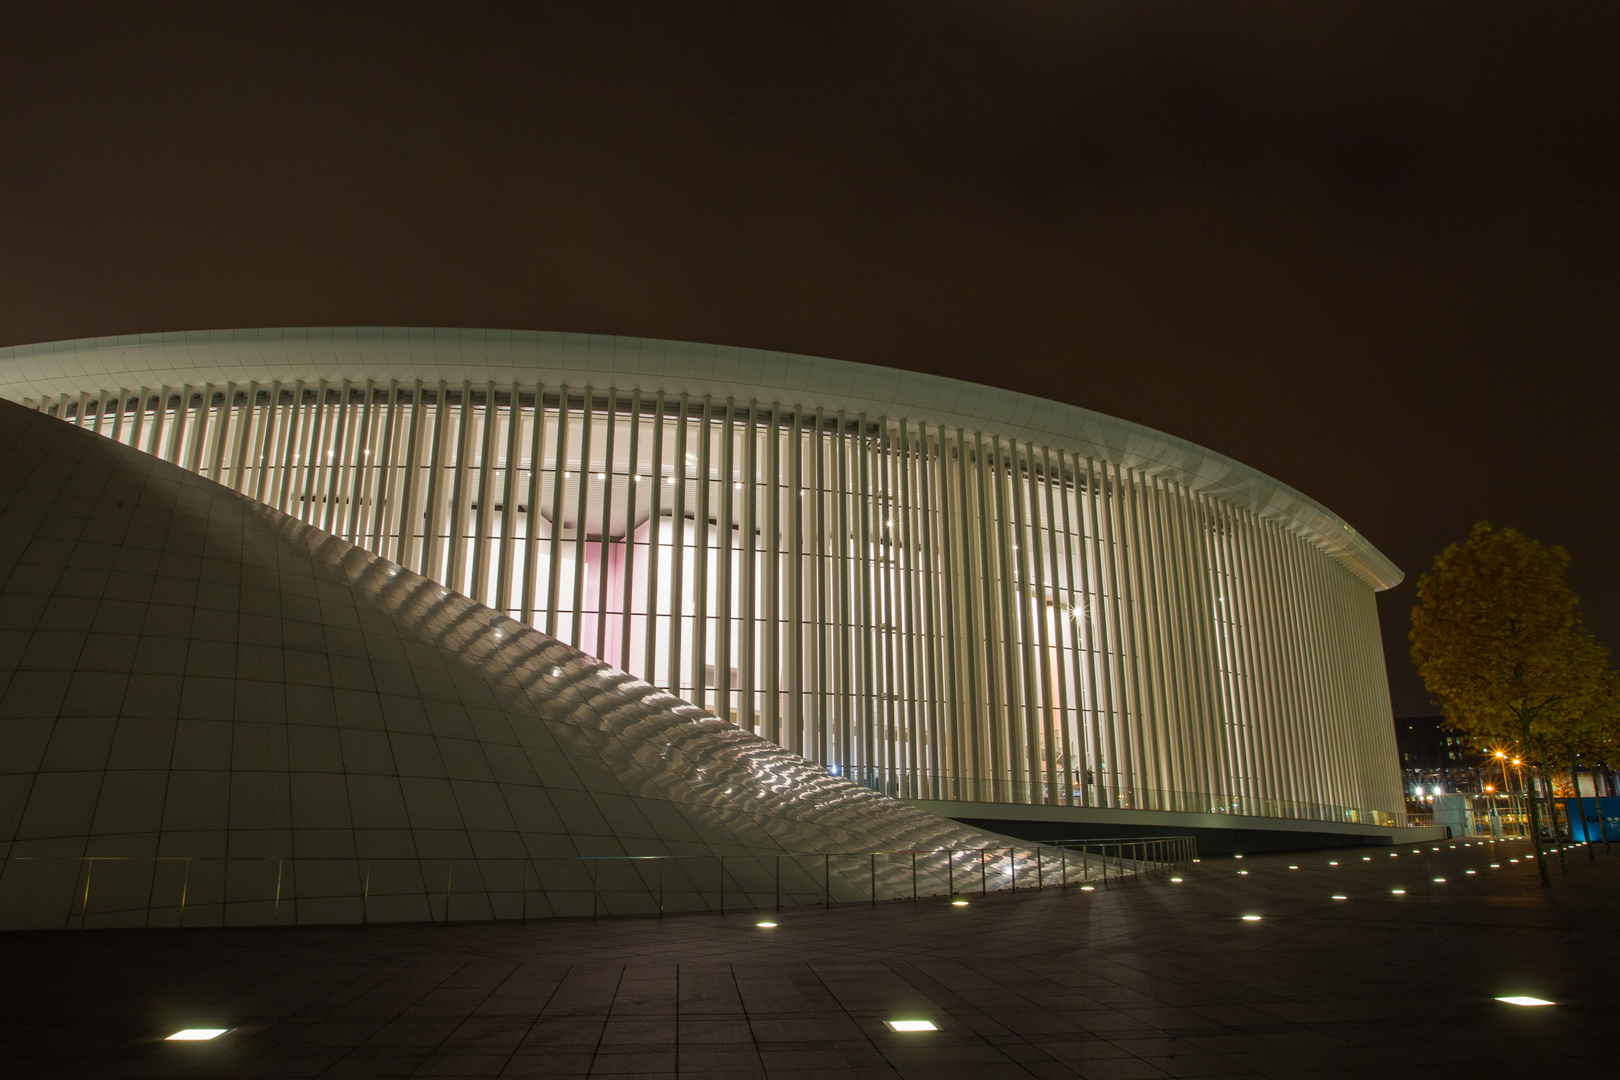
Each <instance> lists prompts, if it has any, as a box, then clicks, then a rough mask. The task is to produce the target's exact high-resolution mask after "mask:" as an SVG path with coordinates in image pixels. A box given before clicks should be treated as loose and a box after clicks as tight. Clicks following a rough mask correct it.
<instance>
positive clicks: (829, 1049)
mask: <svg viewBox="0 0 1620 1080" xmlns="http://www.w3.org/2000/svg"><path fill="white" fill-rule="evenodd" d="M1523 848H1524V845H1507V844H1503V845H1498V851H1497V852H1496V853H1495V856H1494V857H1491V853H1490V852H1489V851H1488V850H1485V849H1481V848H1472V847H1465V846H1463V845H1461V844H1459V845H1457V846H1455V847H1453V846H1451V845H1450V844H1449V843H1448V844H1447V845H1445V846H1443V847H1442V849H1441V850H1440V851H1433V850H1427V849H1426V850H1424V851H1421V852H1419V853H1418V854H1416V855H1413V854H1412V853H1411V851H1410V850H1409V849H1402V850H1398V851H1397V852H1396V853H1395V854H1396V855H1397V858H1396V859H1389V858H1388V854H1389V853H1388V852H1383V853H1379V854H1378V855H1377V856H1375V857H1374V858H1373V859H1370V860H1369V861H1367V862H1363V861H1361V859H1360V857H1359V855H1360V852H1357V851H1352V852H1346V851H1339V852H1295V853H1285V854H1278V855H1259V856H1250V857H1248V858H1246V859H1244V860H1243V862H1242V863H1241V864H1238V863H1236V862H1235V860H1232V859H1229V858H1219V859H1210V860H1208V861H1206V862H1201V863H1199V864H1197V865H1195V866H1193V867H1191V868H1189V869H1188V870H1187V871H1186V872H1184V873H1182V874H1181V875H1179V876H1181V877H1183V878H1184V879H1185V880H1184V881H1182V882H1181V883H1171V882H1170V881H1169V880H1168V879H1167V876H1166V877H1160V878H1158V879H1152V880H1144V881H1140V882H1130V883H1126V884H1124V885H1121V886H1115V887H1113V888H1110V889H1108V890H1097V891H1095V892H1091V893H1082V892H1079V891H1078V890H1071V891H1068V892H1064V891H1062V890H1047V891H1045V892H1040V893H1036V892H1028V893H1023V894H1020V895H1017V896H990V897H984V898H974V899H973V900H972V903H971V904H970V906H969V907H967V908H951V907H949V906H946V905H944V904H942V903H939V902H932V903H920V904H911V903H897V904H886V905H879V906H877V907H876V908H871V907H867V906H864V905H852V906H850V907H846V908H834V909H833V910H831V911H826V910H822V909H819V908H808V909H790V910H788V911H784V912H782V913H781V915H780V916H779V917H778V918H777V919H776V921H777V922H778V923H779V924H780V925H779V926H778V927H777V928H776V929H772V930H764V929H760V928H758V927H756V926H754V922H755V919H754V918H752V917H749V916H748V914H747V913H737V914H733V915H728V916H718V915H696V916H683V917H680V918H670V919H666V920H663V921H662V922H660V921H658V920H655V919H623V920H617V921H615V920H602V921H599V922H566V923H530V924H527V925H523V924H502V923H482V924H472V923H469V924H458V925H452V926H449V927H446V926H443V925H438V926H381V927H379V926H372V927H364V928H360V927H313V928H302V929H288V928H283V929H274V930H270V929H242V930H186V931H175V930H159V931H149V932H144V933H141V932H126V931H84V932H72V933H57V934H52V933H22V934H11V935H7V939H6V942H5V945H6V957H7V972H8V974H9V975H10V976H11V977H10V978H9V979H7V980H4V981H3V982H0V1016H3V1017H4V1023H3V1024H0V1075H3V1076H5V1077H8V1078H10V1077H35V1076H39V1077H46V1076H49V1077H57V1078H66V1077H80V1076H83V1077H100V1078H118V1077H169V1076H195V1077H304V1076H311V1077H315V1076H320V1077H353V1076H377V1077H404V1076H511V1077H542V1076H545V1077H593V1076H595V1077H605V1076H612V1077H617V1078H629V1077H647V1076H656V1077H671V1078H677V1077H707V1078H715V1080H727V1078H735V1080H745V1078H746V1080H832V1078H835V1077H836V1078H839V1080H843V1078H846V1077H854V1078H857V1080H860V1078H877V1077H883V1078H885V1080H909V1078H912V1077H916V1078H918V1080H924V1078H926V1080H950V1078H953V1077H972V1078H974V1080H985V1078H991V1080H993V1078H997V1077H1003V1076H1006V1077H1013V1076H1018V1077H1053V1078H1058V1077H1063V1078H1069V1077H1082V1078H1095V1080H1107V1078H1112V1080H1134V1078H1145V1077H1199V1078H1216V1077H1223V1076H1245V1077H1265V1078H1271V1077H1276V1078H1285V1077H1287V1078H1295V1077H1321V1078H1328V1077H1361V1076H1391V1075H1411V1074H1413V1073H1414V1072H1419V1071H1425V1070H1440V1069H1451V1070H1457V1069H1472V1070H1473V1071H1476V1072H1479V1071H1483V1072H1487V1073H1489V1072H1496V1071H1505V1070H1510V1069H1511V1070H1514V1071H1519V1072H1525V1073H1526V1074H1527V1075H1529V1074H1534V1073H1536V1072H1537V1071H1544V1070H1546V1069H1548V1068H1553V1067H1557V1068H1559V1069H1565V1068H1567V1069H1569V1070H1570V1071H1572V1072H1575V1073H1578V1074H1580V1075H1599V1074H1601V1071H1602V1068H1603V1067H1604V1066H1605V1065H1606V1064H1607V1062H1608V1061H1609V1060H1610V1058H1611V1057H1612V1048H1611V1047H1610V1045H1609V1044H1608V1042H1607V1041H1606V1040H1605V1039H1604V1038H1603V1037H1602V1034H1601V1033H1602V1032H1605V1031H1607V1030H1608V1029H1607V1027H1606V1026H1605V1025H1606V1024H1607V1023H1608V1012H1607V1010H1608V1004H1607V1003H1608V1001H1609V1000H1610V998H1611V996H1612V995H1611V994H1610V992H1609V989H1608V986H1607V983H1606V975H1605V973H1606V972H1607V971H1609V970H1612V968H1613V965H1614V964H1615V962H1616V961H1617V960H1620V939H1617V935H1615V934H1614V933H1613V930H1612V927H1613V926H1614V925H1615V921H1616V915H1617V914H1620V910H1617V909H1620V858H1617V857H1615V856H1614V855H1611V854H1609V853H1603V854H1601V855H1600V856H1599V861H1598V862H1597V863H1595V864H1593V863H1589V862H1587V861H1586V860H1585V858H1584V852H1578V853H1577V854H1578V855H1579V856H1581V857H1579V858H1577V859H1576V860H1574V861H1573V862H1572V864H1571V873H1570V875H1569V876H1568V877H1563V876H1559V877H1558V878H1557V880H1556V882H1555V888H1553V889H1552V890H1550V891H1545V892H1544V891H1543V890H1541V889H1540V888H1538V887H1537V886H1536V885H1535V879H1534V869H1533V866H1532V865H1531V864H1530V863H1528V862H1520V863H1517V864H1514V863H1509V862H1508V861H1507V858H1508V856H1507V855H1505V854H1504V852H1507V851H1511V852H1512V854H1513V855H1517V856H1520V857H1521V858H1522V854H1523ZM1332 860H1337V861H1338V862H1339V863H1340V865H1339V866H1331V865H1329V863H1330V861H1332ZM1493 861H1500V862H1503V863H1504V866H1503V868H1502V869H1500V870H1494V871H1492V870H1488V869H1487V868H1488V864H1489V863H1490V862H1493ZM1290 864H1292V865H1297V866H1299V867H1300V869H1299V870H1297V871H1291V870H1288V869H1287V867H1288V866H1289V865H1290ZM1237 866H1241V867H1242V868H1243V869H1246V870H1248V871H1249V873H1248V874H1246V875H1242V876H1239V875H1237V874H1236V873H1235V872H1234V871H1235V867H1237ZM1470 867H1472V868H1474V869H1476V870H1477V871H1478V873H1476V874H1475V875H1466V876H1465V875H1464V874H1463V873H1462V871H1463V870H1465V869H1467V868H1470ZM1554 872H1555V874H1556V873H1557V871H1556V868H1555V871H1554ZM1441 876H1443V877H1446V878H1447V879H1448V880H1447V882H1445V883H1444V884H1441V883H1436V882H1434V881H1432V878H1434V877H1441ZM1396 884H1399V885H1403V886H1404V887H1406V888H1407V890H1408V891H1407V893H1406V895H1404V896H1396V895H1394V894H1392V893H1391V892H1390V891H1389V890H1390V889H1391V888H1393V887H1395V885H1396ZM1335 893H1338V894H1342V895H1348V896H1350V897H1351V899H1350V900H1348V901H1333V900H1330V899H1329V897H1330V896H1331V895H1333V894H1335ZM1246 913H1256V914H1261V915H1263V919H1262V920H1261V921H1260V922H1258V923H1245V922H1243V921H1242V920H1241V919H1240V918H1239V916H1240V915H1242V914H1246ZM1482 942H1488V947H1486V946H1482V944H1481V943H1482ZM1514 992H1517V993H1533V994H1537V995H1539V996H1543V997H1548V998H1552V999H1554V1000H1556V1001H1558V1002H1559V1004H1558V1005H1556V1006H1554V1007H1552V1008H1550V1009H1514V1008H1512V1007H1509V1006H1504V1005H1501V1004H1499V1003H1497V1002H1495V1001H1494V1000H1492V999H1493V998H1494V996H1496V995H1498V994H1505V993H1514ZM894 1018H927V1019H931V1020H933V1021H934V1022H935V1023H937V1024H938V1025H939V1027H940V1030H939V1031H937V1032H933V1033H926V1034H896V1033H894V1032H891V1031H889V1030H888V1029H887V1028H886V1027H885V1026H884V1025H883V1021H884V1020H885V1019H894ZM182 1026H225V1027H230V1028H231V1029H232V1030H231V1031H230V1033H229V1034H227V1035H226V1036H225V1037H223V1038H222V1039H220V1040H219V1041H218V1042H214V1043H205V1044H191V1045H180V1044H173V1043H165V1042H164V1041H163V1040H162V1036H163V1035H164V1034H166V1033H167V1032H168V1031H172V1030H174V1029H176V1028H178V1027H182ZM1594 1069H1596V1070H1597V1071H1596V1072H1594V1071H1593V1070H1594Z"/></svg>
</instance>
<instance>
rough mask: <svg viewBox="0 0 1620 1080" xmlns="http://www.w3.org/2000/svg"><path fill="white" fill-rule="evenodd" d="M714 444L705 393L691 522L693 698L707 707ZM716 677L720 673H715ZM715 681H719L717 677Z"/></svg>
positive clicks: (711, 416) (711, 413) (710, 405)
mask: <svg viewBox="0 0 1620 1080" xmlns="http://www.w3.org/2000/svg"><path fill="white" fill-rule="evenodd" d="M713 445H714V402H713V400H712V399H710V397H709V396H708V395H707V394H705V395H704V397H703V415H702V419H701V420H700V422H699V425H698V449H697V485H698V486H697V515H696V518H695V520H694V521H693V522H692V525H693V529H692V534H693V541H694V544H695V545H696V548H697V550H696V552H695V553H694V554H695V559H694V563H693V570H694V573H693V578H692V668H691V670H692V701H693V702H694V703H695V704H696V705H697V706H698V707H699V708H707V707H708V700H709V678H708V670H707V669H708V659H709V590H710V589H712V588H713V587H714V586H713V583H712V582H711V581H710V580H709V561H710V560H711V559H712V558H714V541H712V540H711V539H710V538H709V512H710V508H709V496H710V494H711V488H710V471H711V464H710V460H711V450H712V449H713ZM715 674H716V675H717V676H718V674H719V672H716V673H715ZM716 681H717V682H718V681H719V680H718V679H716Z"/></svg>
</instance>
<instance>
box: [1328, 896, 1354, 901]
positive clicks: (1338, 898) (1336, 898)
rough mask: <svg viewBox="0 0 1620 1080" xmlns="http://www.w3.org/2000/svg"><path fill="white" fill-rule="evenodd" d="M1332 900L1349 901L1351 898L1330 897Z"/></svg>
mask: <svg viewBox="0 0 1620 1080" xmlns="http://www.w3.org/2000/svg"><path fill="white" fill-rule="evenodd" d="M1330 899H1333V900H1348V899H1350V898H1349V897H1348V896H1334V897H1330Z"/></svg>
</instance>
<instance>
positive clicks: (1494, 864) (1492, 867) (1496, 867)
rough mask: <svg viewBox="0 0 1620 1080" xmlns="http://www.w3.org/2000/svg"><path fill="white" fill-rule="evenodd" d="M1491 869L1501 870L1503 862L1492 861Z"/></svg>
mask: <svg viewBox="0 0 1620 1080" xmlns="http://www.w3.org/2000/svg"><path fill="white" fill-rule="evenodd" d="M1491 869H1492V870H1500V869H1502V864H1501V863H1499V862H1493V863H1491Z"/></svg>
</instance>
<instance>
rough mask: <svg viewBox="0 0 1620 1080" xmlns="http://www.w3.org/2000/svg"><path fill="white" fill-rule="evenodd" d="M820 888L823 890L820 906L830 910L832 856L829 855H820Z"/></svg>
mask: <svg viewBox="0 0 1620 1080" xmlns="http://www.w3.org/2000/svg"><path fill="white" fill-rule="evenodd" d="M821 888H822V890H823V892H822V898H821V901H822V906H823V907H824V908H826V909H827V910H828V911H831V910H832V856H831V855H822V857H821Z"/></svg>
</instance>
